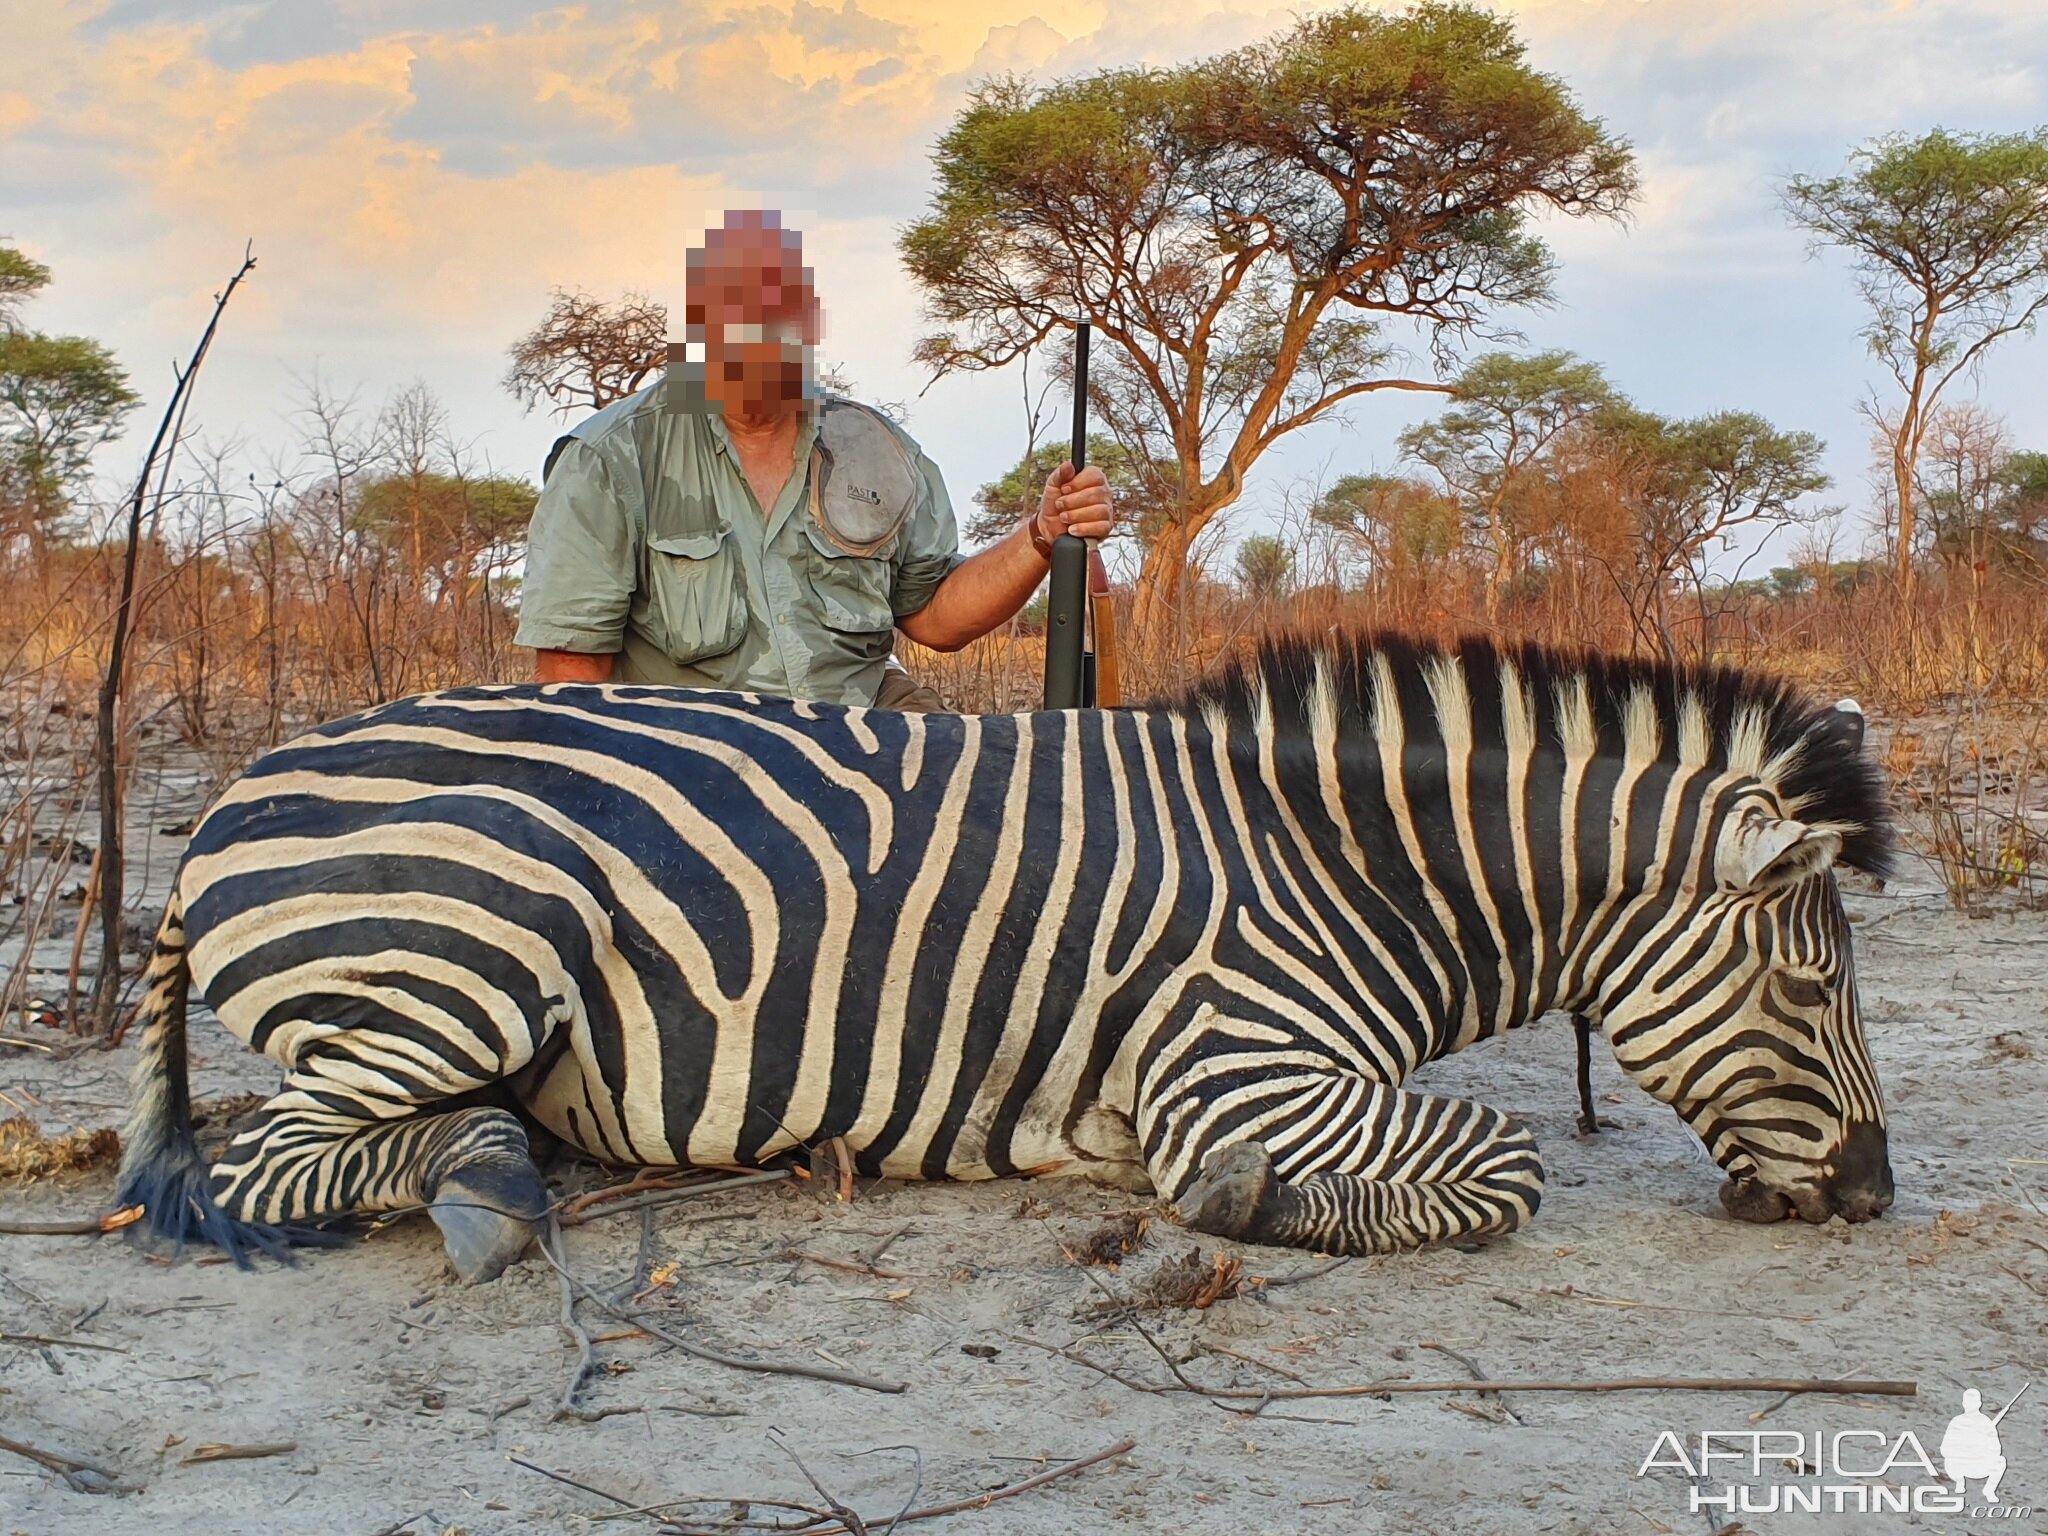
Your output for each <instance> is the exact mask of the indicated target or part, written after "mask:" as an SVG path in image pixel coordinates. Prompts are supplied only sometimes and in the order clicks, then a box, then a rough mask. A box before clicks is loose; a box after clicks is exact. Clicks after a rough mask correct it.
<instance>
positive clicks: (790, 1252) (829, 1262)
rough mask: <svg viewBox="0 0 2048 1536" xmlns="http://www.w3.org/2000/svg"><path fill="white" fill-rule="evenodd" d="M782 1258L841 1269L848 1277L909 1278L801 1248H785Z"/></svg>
mask: <svg viewBox="0 0 2048 1536" xmlns="http://www.w3.org/2000/svg"><path fill="white" fill-rule="evenodd" d="M782 1257H783V1258H785V1259H787V1260H789V1261H790V1262H791V1263H798V1262H802V1263H809V1264H822V1265H824V1266H825V1268H827V1269H843V1270H845V1271H846V1272H847V1273H848V1274H850V1275H865V1276H867V1277H869V1278H870V1279H875V1280H908V1279H909V1278H910V1276H908V1275H906V1274H905V1273H904V1272H903V1271H902V1270H900V1269H877V1268H875V1266H874V1265H873V1264H872V1263H870V1262H867V1261H865V1260H860V1259H835V1258H832V1257H830V1256H829V1255H827V1254H822V1253H807V1252H806V1251H804V1250H803V1249H801V1248H786V1249H784V1250H783V1253H782Z"/></svg>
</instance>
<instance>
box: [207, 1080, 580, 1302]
mask: <svg viewBox="0 0 2048 1536" xmlns="http://www.w3.org/2000/svg"><path fill="white" fill-rule="evenodd" d="M368 1107H369V1106H366V1105H365V1104H364V1103H363V1102H362V1101H360V1100H359V1099H356V1098H354V1097H352V1096H351V1097H348V1098H343V1097H341V1096H340V1095H337V1094H336V1093H335V1092H334V1087H333V1084H332V1083H331V1082H329V1081H325V1080H320V1079H313V1080H311V1081H309V1080H308V1074H305V1073H303V1072H295V1073H293V1074H292V1075H291V1076H290V1077H289V1078H287V1080H286V1087H285V1091H284V1092H283V1093H280V1094H279V1095H278V1096H277V1097H276V1098H274V1099H272V1100H271V1101H270V1102H269V1103H268V1104H267V1105H265V1106H264V1107H263V1109H262V1110H261V1111H259V1112H258V1118H257V1120H256V1121H255V1123H254V1124H252V1125H251V1126H249V1127H248V1128H247V1129H245V1130H243V1131H242V1132H241V1133H240V1134H239V1135H237V1136H236V1137H235V1138H234V1140H233V1141H231V1142H229V1143H228V1147H227V1150H226V1151H225V1152H224V1153H223V1154H222V1156H221V1160H220V1161H219V1162H218V1163H216V1164H215V1165H214V1167H213V1170H212V1173H211V1177H210V1180H209V1185H210V1193H211V1195H212V1197H213V1201H214V1203H215V1204H216V1205H217V1206H219V1208H220V1209H221V1210H222V1211H223V1212H225V1213H226V1214H227V1215H228V1216H229V1217H230V1218H232V1219H235V1220H238V1221H246V1222H257V1223H263V1224H266V1225H270V1226H300V1225H304V1224H307V1223H311V1222H318V1221H323V1220H332V1219H335V1218H338V1217H344V1216H356V1215H371V1214H375V1213H377V1212H380V1211H398V1210H406V1209H411V1208H416V1207H419V1206H425V1207H426V1208H427V1214H428V1215H429V1216H431V1217H432V1218H433V1220H434V1224H435V1225H436V1226H438V1227H439V1228H440V1229H441V1237H442V1241H443V1244H444V1245H445V1247H446V1249H447V1252H448V1262H449V1264H450V1265H451V1267H453V1269H454V1270H455V1273H456V1275H457V1276H458V1277H459V1278H461V1279H462V1280H464V1281H466V1282H470V1283H475V1282H478V1281H483V1280H490V1279H494V1278H496V1277H497V1276H498V1275H499V1274H500V1273H501V1272H502V1271H503V1270H504V1268H505V1267H506V1265H508V1264H510V1263H512V1261H513V1260H515V1259H517V1258H518V1257H519V1256H520V1254H521V1253H523V1252H524V1251H525V1249H526V1246H527V1244H528V1243H529V1242H531V1241H532V1239H533V1235H534V1230H535V1226H534V1224H535V1223H536V1222H538V1221H539V1220H540V1219H541V1218H542V1217H543V1216H545V1215H546V1213H547V1206H548V1196H547V1186H546V1185H545V1184H544V1183H543V1182H542V1180H541V1177H540V1172H539V1170H538V1169H536V1168H535V1167H534V1165H533V1158H532V1156H531V1154H530V1153H529V1152H528V1150H527V1144H526V1128H525V1127H524V1126H522V1125H521V1124H520V1123H519V1121H518V1120H517V1119H516V1118H515V1117H513V1116H512V1115H510V1114H508V1113H506V1112H505V1111H504V1110H502V1109H487V1108H462V1109H448V1110H444V1111H441V1112H439V1113H432V1112H426V1113H422V1112H418V1111H417V1109H416V1108H415V1107H414V1106H410V1105H390V1104H380V1105H378V1106H377V1109H378V1110H379V1111H380V1112H381V1113H380V1114H378V1115H374V1116H373V1115H371V1114H366V1112H365V1111H366V1109H367V1108H368ZM408 1111H412V1112H410V1113H408Z"/></svg>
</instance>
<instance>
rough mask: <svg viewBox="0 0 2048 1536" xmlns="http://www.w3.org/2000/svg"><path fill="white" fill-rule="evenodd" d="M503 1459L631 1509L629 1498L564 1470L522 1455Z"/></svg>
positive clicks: (631, 1502) (631, 1504)
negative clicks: (607, 1491) (530, 1459)
mask: <svg viewBox="0 0 2048 1536" xmlns="http://www.w3.org/2000/svg"><path fill="white" fill-rule="evenodd" d="M505 1459H506V1460H507V1461H509V1462H511V1463H512V1465H513V1466H515V1467H524V1468H526V1470H527V1471H529V1472H538V1473H539V1474H540V1475H541V1476H542V1477H551V1478H553V1479H554V1480H555V1481H556V1482H558V1483H566V1484H568V1485H569V1486H570V1487H571V1488H580V1489H582V1490H583V1491H584V1492H585V1493H594V1494H596V1495H597V1496H598V1497H599V1498H600V1499H610V1500H611V1501H612V1502H613V1503H614V1504H617V1505H619V1506H621V1507H622V1508H626V1509H631V1508H632V1507H633V1501H632V1500H631V1499H622V1498H620V1497H619V1496H618V1495H617V1494H616V1493H606V1492H605V1491H604V1490H603V1489H602V1488H593V1487H591V1486H590V1484H588V1483H580V1482H578V1481H577V1480H576V1479H575V1478H573V1477H571V1476H569V1475H568V1473H566V1472H550V1471H549V1470H548V1469H547V1468H546V1467H543V1466H541V1465H539V1464H538V1463H537V1462H531V1461H528V1460H526V1459H525V1458H524V1457H523V1456H507V1457H506V1458H505Z"/></svg>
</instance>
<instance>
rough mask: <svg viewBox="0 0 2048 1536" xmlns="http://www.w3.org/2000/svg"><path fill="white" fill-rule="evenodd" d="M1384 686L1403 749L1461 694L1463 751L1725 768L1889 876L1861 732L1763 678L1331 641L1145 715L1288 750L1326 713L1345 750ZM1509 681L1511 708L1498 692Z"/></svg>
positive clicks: (1567, 653) (1633, 661)
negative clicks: (1444, 701)
mask: <svg viewBox="0 0 2048 1536" xmlns="http://www.w3.org/2000/svg"><path fill="white" fill-rule="evenodd" d="M1380 677H1384V678H1386V679H1387V680H1388V681H1390V682H1391V684H1392V687H1393V690H1394V694H1395V697H1396V698H1397V699H1398V700H1399V703H1400V709H1401V716H1402V724H1403V728H1404V730H1405V732H1406V736H1407V739H1408V740H1409V741H1411V742H1431V741H1434V742H1443V741H1444V740H1445V739H1446V731H1445V720H1444V719H1443V718H1442V714H1441V713H1440V711H1439V707H1438V702H1437V701H1438V699H1440V698H1454V697H1456V696H1458V695H1460V694H1462V696H1463V697H1464V699H1466V700H1467V701H1469V708H1468V709H1467V710H1465V711H1463V712H1462V713H1464V714H1465V715H1467V716H1469V719H1468V720H1465V719H1453V720H1452V721H1451V722H1450V733H1451V735H1452V737H1453V738H1454V739H1455V740H1456V741H1457V742H1458V743H1459V744H1464V743H1465V742H1466V741H1467V740H1469V743H1470V745H1471V746H1472V747H1474V748H1477V749H1481V750H1483V749H1485V748H1487V747H1505V746H1507V745H1508V743H1509V739H1510V736H1511V735H1512V736H1513V737H1514V738H1515V739H1516V740H1518V741H1520V740H1523V739H1526V733H1528V732H1530V731H1531V730H1533V733H1534V739H1535V742H1536V745H1537V746H1539V747H1543V746H1548V747H1552V748H1554V749H1557V750H1560V751H1563V752H1566V753H1567V754H1571V755H1592V756H1600V757H1622V756H1629V755H1635V756H1639V757H1644V758H1652V759H1662V760H1663V761H1666V762H1673V763H1687V764H1698V765H1704V766H1709V767H1732V768H1735V769H1737V770H1738V771H1741V772H1747V773H1751V774H1754V775H1755V776H1756V777H1757V778H1758V779H1759V780H1761V781H1762V782H1763V783H1764V784H1765V785H1767V786H1768V787H1769V788H1770V789H1771V791H1772V792H1773V793H1774V794H1775V795H1776V796H1777V798H1778V800H1779V802H1780V803H1781V804H1782V805H1783V806H1784V807H1785V812H1786V814H1787V815H1790V816H1796V817H1798V818H1799V819H1801V820H1802V821H1805V822H1808V823H1809V824H1812V825H1815V826H1820V827H1825V828H1827V829H1829V830H1831V831H1835V832H1838V833H1840V834H1841V837H1842V855H1841V857H1842V860H1843V862H1844V863H1848V864H1852V865H1854V866H1856V867H1857V868H1858V869H1863V870H1867V871H1869V872H1870V873H1872V874H1877V875H1882V874H1884V873H1886V872H1887V871H1888V870H1889V868H1890V867H1891V858H1892V849H1893V842H1894V828H1893V816H1892V810H1891V802H1890V795H1889V792H1888V790H1887V787H1886V784H1885V780H1884V776H1883V773H1882V772H1881V770H1880V769H1879V768H1878V766H1877V764H1876V762H1875V761H1874V760H1873V759H1872V758H1871V757H1870V756H1869V755H1868V754H1867V753H1865V752H1864V751H1863V750H1862V740H1861V737H1862V733H1861V731H1860V730H1845V729H1844V728H1843V727H1844V725H1845V719H1844V716H1843V715H1841V714H1839V713H1838V712H1837V711H1836V710H1835V709H1834V708H1833V707H1831V706H1828V705H1821V704H1816V703H1814V702H1813V701H1812V700H1810V699H1808V698H1806V697H1805V696H1803V695H1802V694H1800V693H1799V692H1798V691H1797V690H1796V689H1794V688H1793V687H1792V685H1790V684H1789V683H1787V682H1785V681H1784V680H1783V679H1781V678H1776V677H1771V676H1768V675H1766V674H1763V673H1760V672H1753V671H1745V670H1742V669H1739V668H1735V667H1725V666H1696V665H1687V664H1674V663H1670V662H1663V661H1652V660H1647V659H1643V658H1640V657H1633V656H1613V655H1602V654H1599V653H1596V652H1591V651H1576V650H1568V649H1564V648H1561V647H1556V646H1546V645H1538V644H1535V643H1530V642H1504V641H1497V640H1493V639H1489V638H1486V637H1483V636H1474V637H1468V638H1466V639H1462V640H1457V641H1453V642H1450V643H1437V642H1433V641H1419V640H1414V639H1409V638H1406V637H1402V636H1397V635H1384V634H1375V633H1370V632H1345V631H1341V630H1340V631H1334V632H1331V633H1328V634H1324V635H1316V636H1302V635H1289V636H1281V637H1278V638H1274V639H1268V640H1266V641H1264V642H1263V643H1261V644H1260V645H1259V647H1258V648H1257V649H1256V650H1255V651H1253V652H1252V653H1250V654H1248V655H1243V656H1240V657H1238V658H1237V659H1235V660H1233V661H1231V662H1229V663H1227V664H1226V665H1225V666H1224V667H1223V668H1222V669H1220V670H1219V671H1218V672H1217V673H1215V674H1214V675H1212V676H1210V677H1207V678H1205V679H1203V680H1201V681H1200V682H1197V683H1195V684H1194V685H1193V686H1192V687H1190V688H1189V689H1188V690H1187V691H1186V692H1185V693H1183V694H1181V695H1180V696H1179V697H1175V698H1166V699H1162V700H1160V701H1158V702H1157V704H1156V705H1155V706H1154V707H1158V708H1165V709H1173V710H1176V711H1181V712H1191V713H1196V714H1199V715H1202V716H1206V717H1210V718H1212V719H1213V718H1214V717H1216V716H1218V715H1220V716H1221V717H1222V719H1223V720H1224V721H1225V722H1227V723H1228V724H1229V725H1231V726H1232V727H1234V728H1239V729H1244V728H1251V727H1253V726H1255V725H1256V724H1257V723H1258V722H1259V721H1260V720H1261V719H1263V718H1270V719H1271V721H1272V728H1273V730H1274V731H1275V732H1276V733H1277V734H1278V738H1279V742H1280V743H1281V744H1282V745H1283V746H1284V744H1286V743H1287V742H1288V741H1290V740H1295V741H1300V742H1302V743H1304V744H1306V743H1307V742H1309V741H1310V740H1312V739H1313V737H1314V735H1315V733H1316V729H1317V724H1318V720H1317V715H1318V712H1321V713H1322V714H1323V715H1324V717H1325V718H1324V720H1323V722H1322V724H1323V728H1324V730H1326V731H1332V730H1333V731H1334V735H1335V739H1336V740H1337V741H1338V743H1339V744H1340V749H1341V744H1342V742H1343V741H1344V739H1345V738H1346V737H1364V738H1369V737H1371V736H1372V734H1373V718H1374V699H1375V697H1376V694H1377V691H1378V688H1379V686H1380V685H1379V683H1378V681H1377V679H1378V678H1380ZM1461 679H1462V686H1460V680H1461ZM1325 680H1326V681H1325ZM1514 681H1518V682H1519V684H1520V688H1519V690H1518V692H1519V700H1517V697H1516V693H1515V692H1510V691H1507V690H1508V688H1509V686H1510V684H1511V683H1512V682H1514ZM1332 710H1334V713H1335V719H1334V721H1332V720H1330V719H1328V718H1327V717H1328V715H1329V713H1330V711H1332Z"/></svg>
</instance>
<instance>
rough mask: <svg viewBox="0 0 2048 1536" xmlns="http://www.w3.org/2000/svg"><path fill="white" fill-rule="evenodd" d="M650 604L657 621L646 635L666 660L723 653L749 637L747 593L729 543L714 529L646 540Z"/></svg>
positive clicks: (697, 658)
mask: <svg viewBox="0 0 2048 1536" xmlns="http://www.w3.org/2000/svg"><path fill="white" fill-rule="evenodd" d="M647 551H648V554H647V563H648V571H647V585H648V589H649V590H648V595H649V597H651V598H652V599H653V601H652V602H651V603H650V604H649V605H648V606H649V608H650V609H651V610H652V615H651V616H652V617H654V618H655V619H656V620H657V621H658V622H659V625H660V628H661V633H660V634H659V635H650V636H649V637H648V638H649V639H651V640H653V641H654V642H655V644H656V645H658V646H659V647H660V648H661V650H662V652H663V653H664V654H665V655H666V656H667V657H668V659H669V660H670V661H673V662H677V663H679V664H680V663H684V662H692V661H701V660H703V659H704V658H705V657H707V656H723V655H724V654H725V653H726V652H727V651H730V650H732V649H733V648H734V647H736V646H737V645H738V644H739V643H740V642H741V641H742V640H744V639H745V638H746V636H747V594H746V591H745V589H744V586H743V583H742V582H741V579H740V572H739V557H738V553H737V551H735V550H734V549H733V547H732V541H731V540H730V539H729V538H728V537H727V536H726V535H725V534H724V533H722V532H718V531H716V530H714V531H712V532H708V533H684V534H669V535H667V536H665V537H661V538H654V537H650V538H649V539H648V540H647Z"/></svg>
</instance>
